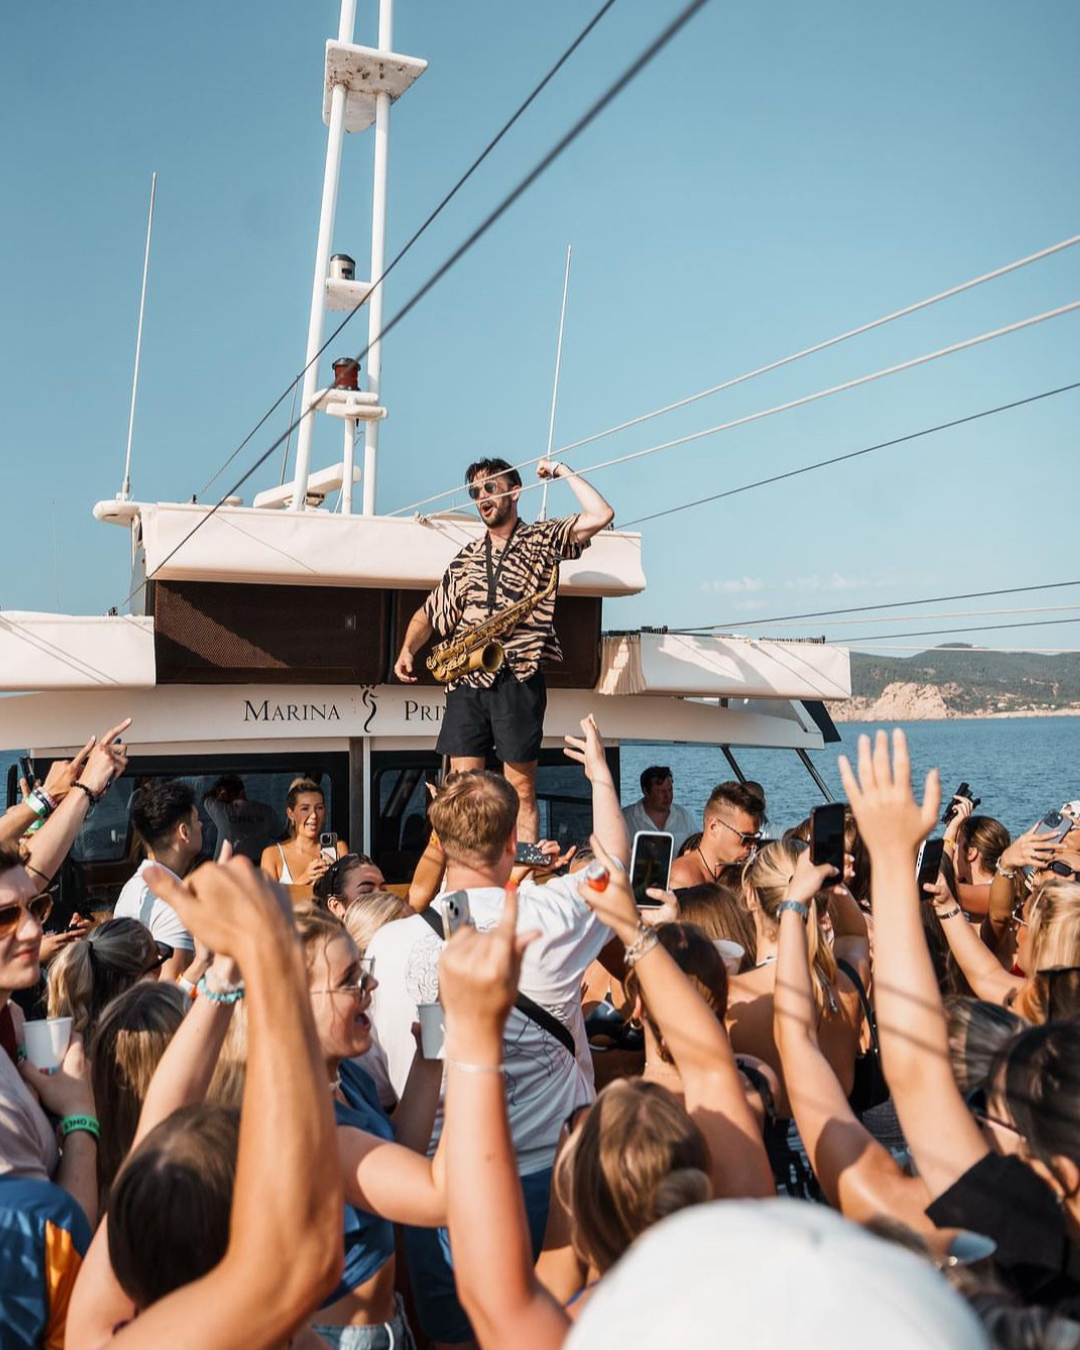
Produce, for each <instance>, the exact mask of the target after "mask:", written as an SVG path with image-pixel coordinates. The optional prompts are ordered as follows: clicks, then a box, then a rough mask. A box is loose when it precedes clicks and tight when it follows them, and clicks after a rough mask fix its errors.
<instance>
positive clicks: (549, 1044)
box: [367, 717, 629, 1344]
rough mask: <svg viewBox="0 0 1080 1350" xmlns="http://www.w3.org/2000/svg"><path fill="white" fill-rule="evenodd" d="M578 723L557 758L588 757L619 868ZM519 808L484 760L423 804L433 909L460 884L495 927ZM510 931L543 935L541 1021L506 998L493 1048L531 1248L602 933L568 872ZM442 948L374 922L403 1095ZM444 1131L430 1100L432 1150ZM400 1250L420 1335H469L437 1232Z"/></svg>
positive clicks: (619, 839) (529, 961)
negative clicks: (437, 852)
mask: <svg viewBox="0 0 1080 1350" xmlns="http://www.w3.org/2000/svg"><path fill="white" fill-rule="evenodd" d="M582 730H583V731H584V737H583V738H580V739H579V738H576V737H575V738H570V737H567V742H568V745H567V754H568V755H569V756H570V757H571V758H572V759H576V760H577V761H578V762H579V763H582V764H584V766H585V772H586V774H587V776H588V778H589V780H590V782H591V784H592V795H593V827H594V830H595V832H596V834H597V835H598V837H599V839H600V842H601V843H602V844H603V845H604V847H605V848H607V849H608V851H609V852H610V853H611V854H612V855H613V856H614V857H616V858H618V860H619V861H620V862H621V863H622V864H623V865H624V866H625V865H626V864H627V863H628V861H629V848H628V841H627V837H626V829H625V827H624V825H623V820H622V812H621V810H620V808H619V800H618V796H617V794H616V791H615V785H614V783H613V781H612V778H611V772H610V770H609V769H608V766H607V761H606V759H605V757H604V748H603V744H602V742H601V740H600V735H599V732H598V731H597V728H596V724H595V722H593V720H592V718H591V717H589V718H586V719H585V721H583V722H582ZM517 810H518V802H517V794H516V793H515V792H514V789H513V788H512V787H510V786H509V784H508V783H507V782H506V780H505V779H504V778H503V777H502V776H501V775H498V774H491V773H486V772H484V771H482V770H474V771H471V772H468V773H464V774H460V775H456V776H455V777H454V779H453V780H452V781H451V782H449V783H448V784H447V785H445V786H444V788H443V790H442V792H440V794H439V796H438V797H437V798H436V799H435V801H434V802H433V803H432V806H431V823H432V826H433V828H434V830H435V832H436V834H437V835H438V838H439V840H440V842H441V844H442V848H443V851H444V853H445V855H446V875H445V878H444V883H443V884H444V890H443V893H442V895H441V896H440V897H438V898H437V899H436V900H435V901H434V902H433V905H432V911H433V912H436V913H438V914H439V916H440V918H441V919H442V921H443V923H445V906H444V899H445V896H446V895H447V894H449V893H450V892H454V891H464V892H465V893H466V895H467V897H468V903H469V910H470V916H471V919H472V921H473V922H474V923H475V924H476V926H477V927H478V928H481V929H484V928H491V927H494V926H495V924H496V923H497V922H498V920H499V917H500V915H501V913H502V907H503V902H504V900H505V894H506V892H505V887H506V883H507V881H508V879H509V877H510V873H511V871H512V870H513V867H514V855H515V851H516V848H517V829H516V821H517ZM518 928H519V930H520V931H522V932H527V931H538V932H539V934H540V936H539V938H538V939H537V940H536V941H535V942H533V943H532V944H531V945H530V946H529V948H528V949H527V950H526V952H525V956H524V959H523V961H522V967H521V980H520V986H519V987H520V991H521V993H522V994H524V995H526V996H527V998H528V999H530V1000H532V1001H533V1003H534V1004H536V1005H539V1008H540V1010H541V1011H540V1014H539V1016H540V1019H541V1020H540V1021H537V1020H536V1015H535V1012H534V1014H533V1016H530V1015H528V1014H527V1013H525V1012H523V1011H521V1009H520V1007H519V1008H515V1010H514V1011H513V1012H512V1013H511V1014H510V1018H509V1020H508V1022H507V1028H506V1034H505V1038H504V1043H503V1044H504V1058H505V1061H506V1092H507V1106H508V1110H509V1114H510V1130H511V1133H512V1135H513V1139H514V1147H515V1149H516V1151H517V1156H518V1166H519V1171H520V1174H521V1178H522V1188H523V1190H524V1192H525V1202H526V1210H527V1211H528V1215H529V1222H530V1228H531V1230H532V1233H533V1239H534V1243H535V1245H536V1247H537V1249H538V1248H539V1245H540V1242H541V1241H542V1238H543V1231H544V1224H545V1222H546V1218H547V1208H548V1195H549V1189H550V1181H551V1167H552V1163H553V1162H554V1157H555V1147H556V1144H557V1143H558V1138H559V1131H560V1129H561V1128H562V1124H563V1122H564V1121H565V1119H566V1118H567V1116H569V1115H570V1114H571V1112H572V1111H573V1110H574V1109H575V1108H576V1107H578V1106H582V1105H585V1104H586V1103H588V1102H590V1101H591V1100H592V1099H593V1097H594V1095H595V1088H594V1085H593V1074H592V1060H591V1057H590V1054H589V1046H588V1039H587V1037H586V1034H585V1021H584V1016H583V1014H582V1010H581V979H582V976H583V975H584V973H585V970H586V969H587V968H588V966H589V965H590V964H591V963H592V962H593V961H594V960H595V959H596V957H597V956H598V955H599V954H600V952H601V951H602V949H603V948H604V947H606V946H607V944H608V943H609V942H610V941H612V935H611V933H610V931H609V930H608V929H607V928H606V927H605V926H604V925H603V924H602V923H601V922H600V921H599V919H597V917H596V915H595V914H593V913H592V911H591V910H590V909H589V907H588V906H587V905H586V904H585V903H584V902H583V901H582V900H581V898H580V897H579V896H578V893H577V879H574V878H570V877H564V878H559V879H557V880H555V881H552V882H549V883H548V884H547V885H544V886H537V885H534V884H533V883H531V882H528V881H526V882H523V883H522V884H521V887H520V891H519V907H518ZM442 947H443V940H442V938H441V937H440V936H439V934H438V933H437V932H436V931H435V928H434V927H433V926H432V925H430V924H429V923H428V921H427V920H426V919H425V918H424V916H423V915H419V914H418V915H415V916H413V917H411V918H407V919H400V920H397V921H396V922H394V923H389V924H386V925H384V926H383V927H382V928H381V929H380V930H379V931H378V933H376V935H375V937H374V938H373V939H372V941H371V944H370V946H369V947H368V950H367V955H368V956H370V957H372V958H374V966H375V971H376V973H377V976H378V987H377V989H376V990H375V993H374V995H373V997H372V1004H371V1014H370V1015H371V1020H372V1022H373V1024H374V1027H375V1032H376V1036H377V1038H378V1042H379V1044H380V1046H381V1049H382V1051H383V1053H384V1055H385V1058H386V1063H387V1068H388V1071H389V1077H390V1081H391V1083H392V1084H393V1086H394V1089H395V1090H396V1092H397V1094H398V1095H399V1096H400V1095H401V1093H402V1091H403V1090H404V1086H405V1080H406V1079H407V1077H408V1074H409V1068H410V1066H411V1064H412V1059H413V1055H414V1053H415V1049H416V1046H415V1041H414V1040H413V1036H412V1031H411V1026H412V1023H413V1022H415V1021H416V1020H417V1005H418V1004H420V1003H433V1002H435V1001H436V1000H437V999H438V995H439V987H438V966H439V957H440V956H441V954H442ZM545 1017H548V1018H550V1017H553V1018H554V1019H555V1020H556V1022H557V1023H558V1024H559V1027H558V1028H556V1030H560V1029H561V1035H556V1034H553V1030H552V1029H550V1028H549V1027H545V1026H544V1025H543V1020H544V1019H545ZM567 1033H568V1034H567ZM564 1042H565V1043H564ZM570 1044H572V1045H573V1052H572V1053H571V1050H570V1048H569V1045H570ZM441 1129H442V1112H441V1107H440V1112H439V1115H438V1117H437V1118H436V1122H435V1133H434V1136H433V1139H432V1148H434V1144H435V1142H436V1141H437V1139H438V1135H439V1133H440V1131H441ZM406 1251H407V1255H408V1259H409V1266H410V1271H411V1272H412V1287H413V1291H414V1295H415V1297H416V1302H417V1312H418V1315H419V1319H420V1324H421V1326H422V1327H423V1329H424V1332H425V1334H427V1335H428V1337H429V1338H430V1339H431V1340H432V1341H434V1342H436V1343H437V1344H460V1343H462V1342H464V1341H468V1340H470V1339H471V1338H472V1331H471V1328H470V1327H469V1323H468V1320H467V1318H466V1317H465V1315H464V1312H463V1311H462V1310H461V1308H460V1305H459V1304H458V1303H457V1299H456V1296H455V1295H454V1288H453V1272H452V1270H451V1268H450V1266H449V1263H448V1260H447V1259H446V1258H447V1256H448V1245H447V1243H446V1239H445V1230H436V1231H431V1230H427V1231H425V1230H422V1229H407V1230H406Z"/></svg>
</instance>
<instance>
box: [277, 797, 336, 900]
mask: <svg viewBox="0 0 1080 1350" xmlns="http://www.w3.org/2000/svg"><path fill="white" fill-rule="evenodd" d="M285 818H286V820H287V821H288V824H289V832H288V834H287V836H286V837H285V838H284V839H283V840H282V842H281V843H280V844H271V845H269V847H267V848H265V849H263V855H262V860H261V861H260V863H259V866H260V867H261V868H262V870H263V871H264V872H265V873H266V875H267V876H268V877H269V878H270V879H271V881H279V882H281V884H282V885H283V886H304V887H307V888H308V890H309V892H310V889H311V887H313V886H314V885H315V883H316V881H318V879H319V878H320V877H321V876H322V874H323V873H324V872H325V871H326V869H327V868H328V867H329V866H330V864H331V863H333V862H334V860H335V859H336V858H341V857H343V856H344V855H345V854H346V853H348V851H349V846H348V844H346V843H345V841H344V840H342V839H339V840H338V841H337V843H336V844H335V845H334V848H333V850H329V849H327V850H323V849H321V848H320V847H319V836H320V835H321V834H322V833H323V832H324V831H325V829H326V798H325V797H324V795H323V790H322V788H321V787H320V786H319V785H318V783H315V782H312V780H311V779H310V778H295V779H294V780H293V782H292V783H291V785H290V787H289V794H288V796H287V797H286V798H285Z"/></svg>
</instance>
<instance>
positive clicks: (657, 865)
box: [630, 830, 675, 909]
mask: <svg viewBox="0 0 1080 1350" xmlns="http://www.w3.org/2000/svg"><path fill="white" fill-rule="evenodd" d="M674 856H675V836H674V835H673V834H667V833H666V832H665V831H663V830H638V832H637V834H635V835H634V851H633V853H632V855H631V857H630V887H631V889H632V890H633V892H634V904H635V905H637V907H638V908H639V909H659V908H660V905H661V903H662V902H661V901H659V900H653V899H652V897H651V896H648V895H646V894H645V892H646V891H647V890H649V889H650V888H652V887H659V889H660V890H662V891H666V890H667V888H668V884H669V883H670V881H671V860H672V858H673V857H674Z"/></svg>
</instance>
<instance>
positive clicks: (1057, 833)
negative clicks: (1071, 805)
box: [1035, 811, 1074, 844]
mask: <svg viewBox="0 0 1080 1350" xmlns="http://www.w3.org/2000/svg"><path fill="white" fill-rule="evenodd" d="M1073 828H1074V826H1073V822H1072V821H1071V820H1070V819H1069V817H1068V816H1066V815H1062V813H1061V812H1060V811H1047V813H1046V815H1045V816H1043V818H1042V820H1040V821H1039V827H1038V829H1037V830H1036V831H1035V834H1036V836H1037V837H1038V838H1041V839H1046V840H1048V841H1049V842H1050V843H1051V844H1060V843H1061V841H1062V840H1063V839H1064V838H1065V836H1066V835H1067V834H1068V833H1069V831H1070V830H1071V829H1073Z"/></svg>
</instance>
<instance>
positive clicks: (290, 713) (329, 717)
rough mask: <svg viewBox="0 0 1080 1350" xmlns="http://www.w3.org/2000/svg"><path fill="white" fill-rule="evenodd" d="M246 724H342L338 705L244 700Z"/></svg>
mask: <svg viewBox="0 0 1080 1350" xmlns="http://www.w3.org/2000/svg"><path fill="white" fill-rule="evenodd" d="M244 721H245V722H340V721H341V714H340V713H339V712H338V708H337V704H336V703H271V702H270V700H269V699H266V698H264V699H263V701H262V702H261V703H252V701H251V700H250V699H247V698H246V699H244Z"/></svg>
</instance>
